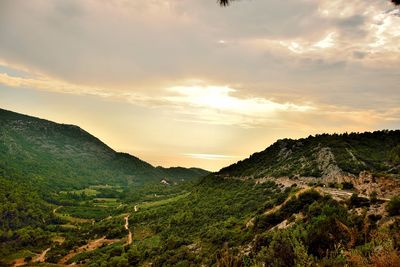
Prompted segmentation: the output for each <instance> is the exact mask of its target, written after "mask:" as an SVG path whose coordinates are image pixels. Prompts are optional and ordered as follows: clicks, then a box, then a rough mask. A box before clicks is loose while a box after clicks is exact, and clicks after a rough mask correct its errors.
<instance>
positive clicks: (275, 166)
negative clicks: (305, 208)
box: [217, 130, 400, 181]
mask: <svg viewBox="0 0 400 267" xmlns="http://www.w3.org/2000/svg"><path fill="white" fill-rule="evenodd" d="M399 170H400V130H382V131H375V132H364V133H349V134H348V133H344V134H320V135H316V136H309V137H307V138H302V139H298V140H293V139H282V140H278V141H277V142H275V143H274V144H272V145H271V146H269V147H268V148H266V149H265V150H264V151H261V152H257V153H254V154H252V155H251V156H250V157H249V158H247V159H244V160H241V161H239V162H237V163H235V164H232V165H230V166H228V167H225V168H222V169H221V170H220V171H219V172H218V173H217V175H220V176H225V177H229V176H231V177H246V178H260V177H281V176H287V177H294V176H297V177H319V178H323V179H325V180H332V181H333V180H335V179H338V178H340V177H341V176H343V175H358V174H359V173H360V172H362V171H369V172H373V173H384V174H388V175H398V174H399Z"/></svg>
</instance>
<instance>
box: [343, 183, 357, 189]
mask: <svg viewBox="0 0 400 267" xmlns="http://www.w3.org/2000/svg"><path fill="white" fill-rule="evenodd" d="M342 188H343V189H345V190H351V189H353V188H354V185H353V184H352V183H351V182H343V183H342Z"/></svg>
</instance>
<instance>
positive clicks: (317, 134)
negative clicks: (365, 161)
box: [0, 107, 400, 172]
mask: <svg viewBox="0 0 400 267" xmlns="http://www.w3.org/2000/svg"><path fill="white" fill-rule="evenodd" d="M0 109H3V108H1V107H0ZM3 110H6V111H8V112H13V113H17V114H20V115H23V116H28V117H33V118H36V119H40V120H45V121H49V122H52V123H56V124H61V125H67V126H77V127H79V128H80V129H82V130H83V131H85V132H86V133H88V134H90V135H92V136H93V137H95V138H98V139H99V140H100V141H101V142H102V143H103V144H105V145H106V146H108V147H109V148H111V149H112V150H114V151H115V152H117V153H126V154H129V155H131V156H134V157H137V158H139V159H140V160H143V161H145V162H147V163H149V164H151V165H152V166H153V167H163V168H174V167H184V168H200V167H198V166H182V165H169V166H165V165H157V164H153V163H152V162H150V161H148V160H146V159H144V158H141V157H139V156H137V155H136V154H135V152H132V153H130V152H127V151H123V150H118V149H115V148H113V147H112V146H110V145H109V144H107V143H106V142H104V141H103V140H102V139H101V138H99V137H98V136H97V135H96V134H95V133H92V132H89V131H87V130H86V129H85V128H82V127H81V126H80V125H77V124H67V123H62V122H57V121H51V120H48V119H46V118H41V117H35V116H32V115H30V114H24V113H19V112H16V111H13V110H8V109H3ZM380 131H400V128H399V129H376V130H373V131H362V132H334V133H324V132H321V133H316V134H313V135H311V134H310V135H308V136H304V137H299V138H287V137H281V138H279V139H276V140H275V141H273V142H272V143H271V144H268V145H266V146H264V148H261V149H260V150H257V151H253V152H252V153H251V154H249V155H245V156H243V157H242V158H241V159H239V160H236V161H234V162H231V163H229V164H228V165H225V166H222V167H221V168H219V169H216V170H209V169H205V168H201V169H204V170H206V171H210V172H218V171H220V170H221V169H222V168H225V167H228V166H230V165H232V164H234V163H237V162H238V161H241V160H244V159H248V158H249V157H250V156H251V155H253V154H254V153H258V152H262V151H264V150H265V149H267V148H268V147H269V146H271V145H273V144H274V143H276V142H278V141H280V140H288V139H289V140H301V139H307V138H309V137H312V138H315V137H317V136H319V135H326V134H327V135H335V134H336V135H343V134H349V135H350V134H364V133H373V132H380ZM197 155H199V157H200V158H202V156H204V157H205V158H207V157H212V155H203V154H197Z"/></svg>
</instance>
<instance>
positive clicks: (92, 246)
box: [58, 236, 119, 265]
mask: <svg viewBox="0 0 400 267" xmlns="http://www.w3.org/2000/svg"><path fill="white" fill-rule="evenodd" d="M118 241H119V240H110V239H106V237H105V236H103V237H102V238H99V239H96V240H92V241H89V242H88V243H87V244H86V245H83V246H81V247H79V248H77V249H75V250H72V251H70V253H68V254H67V255H65V256H64V257H63V258H62V259H61V260H59V261H58V264H59V265H65V264H66V263H67V261H68V260H70V259H71V258H73V257H74V256H75V255H77V254H80V253H82V252H87V251H92V250H95V249H97V248H99V247H101V246H102V245H103V244H105V245H109V244H113V243H115V242H118Z"/></svg>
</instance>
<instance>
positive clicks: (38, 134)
mask: <svg viewBox="0 0 400 267" xmlns="http://www.w3.org/2000/svg"><path fill="white" fill-rule="evenodd" d="M207 173H208V172H207V171H201V172H199V171H198V170H196V169H186V168H181V169H180V174H181V175H183V176H184V177H185V178H186V179H190V178H195V177H199V176H202V175H204V174H207ZM174 175H175V173H174V172H173V171H171V170H170V169H163V168H155V167H153V166H152V165H150V164H148V163H147V162H144V161H142V160H140V159H138V158H136V157H134V156H131V155H129V154H126V153H118V152H116V151H114V150H113V149H111V148H110V147H108V146H107V145H106V144H104V143H102V142H101V141H100V140H99V139H97V138H96V137H94V136H92V135H90V134H89V133H87V132H85V131H84V130H82V129H81V128H79V127H77V126H74V125H65V124H58V123H54V122H51V121H47V120H43V119H39V118H35V117H30V116H26V115H22V114H18V113H14V112H11V111H6V110H2V109H0V176H3V177H6V178H10V179H13V180H18V181H23V182H26V183H32V184H35V185H36V186H38V185H39V186H40V187H42V188H45V189H49V188H50V189H54V190H61V189H62V190H65V189H73V188H83V187H85V186H88V185H93V184H101V183H117V184H121V185H125V184H128V183H132V182H133V183H136V184H142V183H145V182H148V181H157V180H160V179H162V178H165V177H167V178H171V179H172V178H174Z"/></svg>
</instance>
